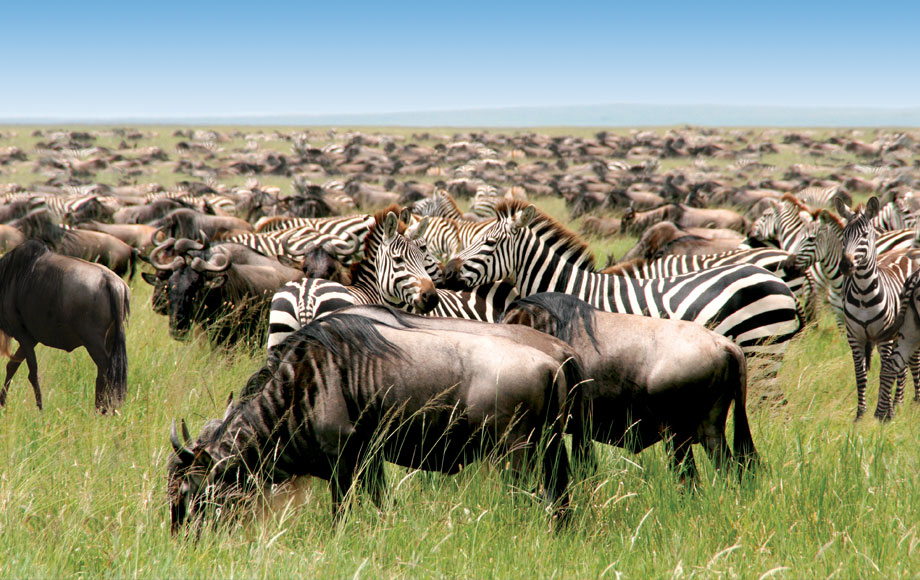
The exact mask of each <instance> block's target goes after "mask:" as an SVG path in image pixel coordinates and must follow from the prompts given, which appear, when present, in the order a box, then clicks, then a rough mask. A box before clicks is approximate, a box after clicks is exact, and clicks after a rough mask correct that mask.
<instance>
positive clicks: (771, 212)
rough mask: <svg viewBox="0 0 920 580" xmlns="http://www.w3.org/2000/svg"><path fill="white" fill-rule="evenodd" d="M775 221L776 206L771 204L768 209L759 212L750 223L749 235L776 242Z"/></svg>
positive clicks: (777, 238)
mask: <svg viewBox="0 0 920 580" xmlns="http://www.w3.org/2000/svg"><path fill="white" fill-rule="evenodd" d="M777 221H778V219H777V206H776V205H775V204H771V205H770V209H768V210H767V211H765V212H764V213H763V214H761V216H760V217H759V218H757V219H756V220H755V221H754V223H753V225H751V237H752V238H754V239H755V240H760V241H761V242H774V243H775V242H777V241H778V240H779V235H778V234H777V231H776V223H777Z"/></svg>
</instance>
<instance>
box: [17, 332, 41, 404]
mask: <svg viewBox="0 0 920 580" xmlns="http://www.w3.org/2000/svg"><path fill="white" fill-rule="evenodd" d="M23 348H25V349H26V353H25V354H26V364H27V365H28V366H29V382H30V383H32V390H33V391H35V404H36V405H38V410H39V411H41V410H42V389H41V387H39V386H38V361H37V360H35V348H34V347H26V346H25V345H23V346H20V347H19V349H20V350H22V349H23Z"/></svg>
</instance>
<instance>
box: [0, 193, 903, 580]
mask: <svg viewBox="0 0 920 580" xmlns="http://www.w3.org/2000/svg"><path fill="white" fill-rule="evenodd" d="M4 179H5V178H4ZM541 207H545V208H546V209H547V210H548V211H550V212H551V213H553V214H554V215H560V214H562V213H563V211H564V208H562V207H561V205H560V206H558V207H557V206H553V205H552V204H546V206H544V204H543V203H542V202H541ZM560 217H561V216H560ZM628 242H629V241H628V240H624V241H622V242H620V245H621V246H623V247H628ZM592 248H593V249H594V250H595V252H596V253H598V254H599V255H600V256H603V253H605V252H606V251H608V250H609V244H608V243H605V242H601V241H594V242H593V243H592ZM614 252H615V253H616V254H617V255H621V254H622V250H621V249H620V246H617V248H615V249H614ZM132 292H133V297H132V317H131V321H130V324H129V328H128V356H129V362H130V370H129V396H128V400H127V402H126V404H125V405H124V406H123V407H122V409H121V414H120V415H118V416H116V417H109V418H103V417H99V416H96V415H95V414H94V412H93V409H92V407H93V404H92V392H93V387H92V384H93V380H94V377H95V367H94V366H93V364H92V362H91V361H90V359H89V356H88V355H87V354H86V353H85V352H84V351H83V350H79V351H76V352H74V353H64V352H60V351H53V350H50V349H47V348H40V349H39V369H40V373H41V378H42V383H43V386H44V400H45V410H44V411H43V412H39V411H37V410H36V408H35V405H34V400H33V396H32V393H31V389H30V387H29V385H28V382H27V379H26V373H25V372H24V370H21V371H20V374H19V375H18V376H17V377H16V379H15V380H14V382H13V386H12V392H11V396H10V400H9V402H8V406H7V407H6V408H5V409H3V410H0V433H2V436H0V577H2V578H61V577H89V578H100V577H114V578H123V577H141V578H180V577H181V578H215V577H225V578H261V577H269V578H276V577H301V578H310V577H312V578H526V579H530V578H736V577H737V578H873V577H875V578H920V485H918V474H920V448H918V442H920V435H918V425H920V405H917V404H914V403H912V402H908V403H907V404H905V405H904V406H903V407H902V408H900V409H899V411H898V415H897V416H896V418H895V419H894V421H893V422H891V423H890V424H886V425H882V424H879V423H877V422H876V421H875V420H874V419H871V418H869V419H866V420H863V421H861V422H860V423H855V424H854V423H853V416H854V413H855V406H856V395H855V392H854V391H855V388H854V384H855V380H854V378H853V370H852V362H851V359H850V354H849V349H848V347H847V345H846V341H845V340H844V336H843V333H842V332H841V331H840V330H839V329H838V328H837V327H836V325H835V323H834V322H833V320H832V317H831V316H830V315H829V313H827V312H824V313H823V314H822V316H821V317H820V319H819V320H818V322H817V323H816V324H814V325H812V326H811V327H809V328H808V329H806V330H805V331H804V332H803V333H802V334H801V335H800V336H799V337H797V338H796V340H795V341H794V342H793V343H792V345H791V347H790V349H789V352H788V354H787V357H786V362H785V364H784V366H783V368H782V370H781V373H780V375H779V377H778V387H779V388H780V389H781V390H782V392H783V393H784V397H785V398H784V400H781V401H777V400H776V399H774V398H773V397H769V396H768V397H767V399H766V400H761V396H762V395H763V396H766V395H767V394H769V393H772V392H773V391H774V387H773V386H770V387H768V386H767V385H763V384H753V385H751V393H750V404H749V413H750V416H751V423H752V429H753V435H754V440H755V442H756V444H757V446H758V448H759V451H760V453H761V455H762V457H763V459H764V460H765V465H764V467H763V468H762V469H761V470H760V471H759V472H758V473H757V475H756V476H755V477H752V478H748V479H746V480H745V481H744V482H742V483H741V484H737V483H735V482H734V481H730V480H727V479H725V478H722V477H719V476H718V475H717V474H715V473H714V472H713V470H712V468H711V466H710V465H709V462H708V460H707V459H706V458H705V456H704V454H703V453H702V452H701V451H699V450H698V453H697V459H698V463H699V465H700V467H701V475H702V477H701V480H702V481H701V484H700V485H699V486H698V489H697V490H696V491H695V492H688V491H682V490H681V489H680V488H679V486H678V485H677V481H676V478H675V477H674V476H673V475H672V474H671V473H670V472H669V471H668V470H667V468H666V460H665V457H664V454H663V451H662V449H661V448H660V447H655V448H652V449H650V450H648V451H646V452H644V453H642V454H640V455H638V456H635V455H632V454H629V453H625V452H623V451H621V450H618V449H614V448H609V447H605V448H604V449H603V451H602V453H601V467H600V469H599V471H598V473H597V475H596V476H594V477H592V478H591V479H589V480H586V481H583V482H581V483H579V484H578V485H577V486H576V487H575V489H574V490H573V501H574V507H575V517H574V518H573V521H572V523H571V525H570V526H569V527H568V528H567V529H564V530H561V531H552V530H550V527H549V525H548V519H547V516H546V514H545V513H544V511H543V510H542V508H541V506H540V505H539V504H537V503H534V501H533V500H532V499H531V497H530V495H529V494H527V493H523V492H521V491H520V490H517V489H515V488H513V487H512V486H509V485H508V484H507V483H506V482H505V481H504V480H503V478H502V477H501V474H500V473H498V472H497V470H495V469H493V468H490V467H486V466H471V467H470V468H469V469H466V470H465V471H464V472H462V473H461V474H459V475H457V476H451V477H448V476H441V475H434V474H427V473H421V472H411V471H408V470H405V469H402V468H398V467H393V466H388V468H387V476H388V479H389V482H390V485H389V489H390V494H389V499H388V505H387V507H386V509H384V510H382V511H378V510H377V509H376V508H374V507H373V505H372V504H371V502H370V501H367V499H366V498H360V497H359V501H358V502H357V504H356V505H355V507H354V509H353V511H352V512H351V515H350V517H349V518H348V520H347V521H345V522H344V523H342V524H340V525H334V524H333V522H332V517H331V510H330V501H329V494H328V489H327V487H326V484H325V482H323V481H321V480H310V481H306V482H303V487H304V491H305V494H304V496H305V497H304V501H303V502H302V503H298V504H297V505H293V504H292V505H291V506H288V507H284V506H283V505H281V506H277V507H276V508H275V509H274V510H271V511H268V512H267V513H266V514H264V515H263V516H261V517H259V518H257V519H255V520H254V521H251V522H243V523H240V524H237V525H234V526H233V527H232V528H231V529H229V530H223V531H219V532H207V531H206V532H204V533H203V534H202V535H201V536H200V537H199V538H198V539H197V540H196V541H185V540H180V539H176V538H173V537H171V536H170V534H169V514H168V510H167V502H166V494H165V476H166V470H165V466H166V460H167V457H168V454H169V452H170V450H171V447H170V445H169V442H168V432H169V424H170V421H171V420H172V419H173V418H177V417H185V418H186V419H187V420H188V422H189V425H190V428H191V430H192V432H193V433H197V431H198V429H199V427H200V426H201V425H202V424H203V423H204V421H205V420H206V419H208V418H211V417H215V416H220V415H221V413H222V411H223V407H224V402H225V400H226V397H227V394H228V393H229V392H230V391H239V389H240V388H241V387H242V386H243V385H244V384H245V381H246V379H247V377H248V376H249V375H250V374H251V373H252V372H254V371H255V370H256V369H257V368H258V367H259V366H260V364H261V360H262V359H261V356H260V354H259V353H255V354H253V353H247V352H231V353H217V352H212V351H211V350H210V349H209V347H208V346H207V344H206V342H205V341H203V340H200V339H198V340H192V341H190V342H187V343H180V342H176V341H173V340H172V339H171V338H169V335H168V332H167V321H166V319H165V318H163V317H160V316H157V315H155V314H153V313H152V311H151V310H150V307H149V301H150V287H149V286H147V285H146V284H144V282H143V281H142V280H140V277H138V278H137V279H136V280H135V282H134V283H133V284H132ZM869 384H870V385H877V384H878V377H877V361H876V367H875V368H873V372H872V373H871V374H870V380H869ZM870 394H871V396H870V404H874V394H875V389H870ZM908 398H909V397H908Z"/></svg>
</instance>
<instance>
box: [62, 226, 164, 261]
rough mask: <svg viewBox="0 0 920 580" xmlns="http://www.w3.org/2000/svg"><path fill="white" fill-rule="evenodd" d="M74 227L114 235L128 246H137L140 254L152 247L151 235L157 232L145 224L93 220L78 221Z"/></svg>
mask: <svg viewBox="0 0 920 580" xmlns="http://www.w3.org/2000/svg"><path fill="white" fill-rule="evenodd" d="M76 227H78V228H80V229H81V230H90V231H94V232H102V233H104V234H109V235H110V236H115V237H116V238H118V239H119V240H121V241H123V242H124V243H126V244H128V245H129V246H131V247H133V248H137V250H138V251H139V252H140V253H142V254H147V253H148V252H149V251H150V250H151V249H153V246H154V245H155V242H154V241H153V236H154V235H156V233H157V229H156V228H155V227H153V226H148V225H147V224H106V223H101V222H98V221H95V220H89V221H84V222H79V223H77V224H76Z"/></svg>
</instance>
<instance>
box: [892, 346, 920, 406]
mask: <svg viewBox="0 0 920 580" xmlns="http://www.w3.org/2000/svg"><path fill="white" fill-rule="evenodd" d="M910 375H911V377H913V379H914V400H915V401H920V350H915V351H914V352H913V354H911V355H910ZM903 394H904V393H903V392H902V393H901V395H903ZM902 402H903V396H902V398H901V399H898V400H896V401H895V403H896V404H897V403H902Z"/></svg>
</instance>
